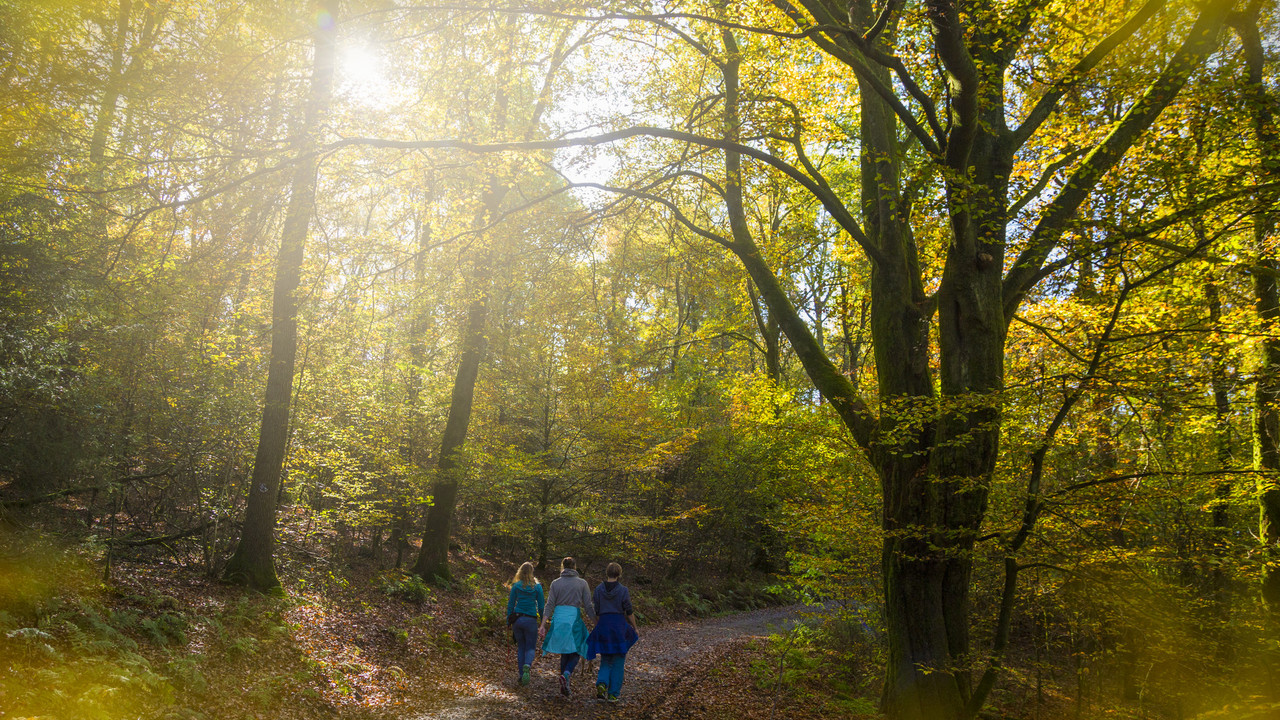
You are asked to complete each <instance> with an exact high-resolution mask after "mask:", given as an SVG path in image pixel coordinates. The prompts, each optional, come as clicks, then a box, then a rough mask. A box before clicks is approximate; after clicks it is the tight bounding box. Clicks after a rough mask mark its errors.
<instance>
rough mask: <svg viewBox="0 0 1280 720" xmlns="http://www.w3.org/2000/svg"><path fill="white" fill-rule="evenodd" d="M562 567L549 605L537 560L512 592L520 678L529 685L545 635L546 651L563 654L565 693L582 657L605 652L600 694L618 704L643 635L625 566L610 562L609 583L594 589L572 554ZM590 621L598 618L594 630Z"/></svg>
mask: <svg viewBox="0 0 1280 720" xmlns="http://www.w3.org/2000/svg"><path fill="white" fill-rule="evenodd" d="M560 567H561V570H560V577H558V578H556V579H555V580H554V581H553V582H552V583H551V588H550V590H549V591H548V592H547V595H546V599H545V604H544V600H543V592H542V585H541V584H540V583H538V580H537V578H535V577H534V575H533V564H532V563H524V564H523V565H521V566H520V569H519V571H517V572H516V575H515V577H514V578H512V582H511V591H510V593H509V594H508V596H507V624H508V625H510V627H511V632H512V635H513V636H514V638H515V641H516V667H517V671H518V672H519V674H520V675H519V677H520V680H519V682H520V684H521V685H527V684H528V683H529V677H530V671H531V666H532V665H533V659H534V651H535V648H536V639H537V638H543V642H542V652H543V653H544V654H545V653H556V654H559V655H560V672H559V675H558V680H559V683H560V694H561V695H563V696H565V697H569V694H570V689H571V681H572V679H573V672H574V670H575V669H576V668H577V666H578V663H579V661H581V660H582V659H583V658H584V657H585V658H587V659H588V660H590V659H593V658H595V657H596V655H599V656H600V670H599V672H598V673H597V674H596V697H597V698H598V699H601V700H606V701H609V702H617V701H618V695H619V694H620V693H621V692H622V677H623V666H624V664H625V662H626V655H627V651H628V650H629V649H631V646H632V645H634V644H635V643H636V641H637V640H639V638H640V635H639V631H638V629H637V627H636V618H635V612H634V610H633V608H632V605H631V592H630V590H628V589H627V587H626V586H625V585H623V584H622V583H621V578H622V566H621V565H619V564H618V563H609V566H608V567H607V568H606V569H605V581H604V582H602V583H600V584H599V585H597V586H596V589H595V592H594V593H593V592H592V591H591V587H590V585H588V584H587V581H586V580H585V579H583V578H582V576H581V575H579V574H578V570H577V561H575V560H574V559H573V558H571V557H567V558H565V559H564V560H563V561H561V563H560ZM539 618H541V622H540V623H539V620H538V619H539ZM597 618H598V619H597ZM588 620H590V621H593V622H595V627H594V628H593V629H592V630H591V632H590V633H589V634H588V632H587V621H588Z"/></svg>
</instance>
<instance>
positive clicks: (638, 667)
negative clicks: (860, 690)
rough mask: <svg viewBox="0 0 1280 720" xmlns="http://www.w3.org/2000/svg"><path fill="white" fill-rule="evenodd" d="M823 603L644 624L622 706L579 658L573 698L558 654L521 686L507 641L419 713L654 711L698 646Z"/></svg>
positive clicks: (462, 716)
mask: <svg viewBox="0 0 1280 720" xmlns="http://www.w3.org/2000/svg"><path fill="white" fill-rule="evenodd" d="M818 609H819V608H813V607H806V606H804V605H789V606H786V607H776V608H766V609H763V610H753V611H750V612H743V613H735V614H733V615H725V616H722V617H716V618H708V619H704V620H689V621H683V622H670V623H663V624H660V625H650V626H646V627H643V628H641V635H640V642H638V643H636V645H635V646H634V647H632V649H631V651H630V652H629V653H627V664H626V682H625V685H624V686H623V688H622V701H621V702H619V703H617V704H616V705H611V704H607V703H603V702H599V701H597V700H596V699H595V669H596V667H597V665H595V664H591V665H588V664H586V663H579V665H578V669H577V671H575V672H574V674H573V695H572V697H570V698H568V699H565V698H563V697H561V696H560V690H559V685H558V683H557V679H556V671H557V670H558V669H559V656H558V655H549V656H545V657H544V656H541V655H540V656H539V657H538V659H537V660H536V661H535V662H534V665H533V681H532V682H531V683H530V684H529V685H528V686H527V687H519V686H518V685H517V684H516V682H515V670H514V667H513V666H514V656H515V650H514V648H513V647H506V648H504V649H505V650H507V652H506V653H504V655H503V658H502V662H501V663H494V665H495V666H494V667H493V668H492V671H491V672H489V673H487V674H485V675H484V676H483V677H472V678H460V679H459V684H458V685H456V686H454V689H455V690H456V691H457V695H456V696H455V697H453V698H452V699H451V700H450V701H448V702H446V703H443V704H442V706H441V707H439V708H438V709H432V710H430V711H428V712H426V713H423V714H419V715H417V716H416V720H428V719H436V720H505V719H507V718H557V719H558V720H562V719H565V718H568V719H571V720H591V719H593V718H606V717H607V718H640V717H647V716H648V714H649V713H648V712H647V710H648V709H649V708H651V707H652V706H654V705H656V704H659V703H661V702H662V701H663V700H664V693H666V692H670V691H671V690H673V689H674V686H676V685H679V684H681V683H682V681H687V680H688V678H685V677H683V676H682V675H681V674H680V673H679V671H680V670H681V667H682V666H683V665H685V664H686V663H687V662H688V661H689V660H691V659H692V658H693V657H694V655H695V654H696V653H699V652H706V651H709V650H711V649H713V648H715V647H717V646H719V645H722V644H724V643H728V642H732V641H735V640H742V639H749V638H761V637H767V636H769V635H770V634H772V633H776V632H781V631H784V630H786V629H788V628H790V627H791V626H793V625H794V624H795V623H797V622H799V621H800V620H801V613H803V612H806V611H814V610H818ZM499 665H500V666H499Z"/></svg>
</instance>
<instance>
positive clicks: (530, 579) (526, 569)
mask: <svg viewBox="0 0 1280 720" xmlns="http://www.w3.org/2000/svg"><path fill="white" fill-rule="evenodd" d="M518 582H521V583H524V586H525V587H529V588H531V587H533V586H534V585H537V584H538V578H536V577H534V576H533V563H531V562H527V563H525V564H523V565H521V566H520V569H519V570H517V571H516V574H515V576H513V577H512V578H511V584H512V585H515V584H516V583H518Z"/></svg>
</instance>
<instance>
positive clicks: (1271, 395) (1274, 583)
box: [1236, 5, 1280, 613]
mask: <svg viewBox="0 0 1280 720" xmlns="http://www.w3.org/2000/svg"><path fill="white" fill-rule="evenodd" d="M1257 7H1258V6H1257V5H1255V11H1254V12H1255V14H1254V15H1253V17H1250V18H1246V19H1241V20H1240V22H1239V23H1238V24H1237V26H1236V29H1237V32H1238V33H1239V35H1240V41H1241V44H1242V45H1243V47H1244V53H1245V62H1246V65H1247V70H1248V88H1247V93H1246V100H1247V102H1248V105H1249V107H1248V111H1249V114H1250V115H1251V116H1252V120H1253V125H1254V138H1255V141H1256V142H1257V145H1258V152H1259V155H1260V157H1261V163H1262V168H1260V169H1261V173H1260V174H1261V176H1262V177H1264V178H1267V177H1273V176H1275V174H1276V173H1277V172H1280V132H1278V131H1277V128H1276V118H1275V111H1274V105H1275V102H1276V101H1275V99H1274V98H1272V97H1271V95H1270V94H1269V93H1268V92H1267V88H1266V85H1265V84H1264V83H1263V79H1262V69H1263V61H1264V55H1263V46H1262V39H1261V36H1260V35H1259V32H1258V17H1257V14H1256V12H1257V10H1256V8H1257ZM1257 202H1258V210H1257V212H1255V213H1254V215H1253V244H1254V251H1255V252H1257V253H1258V257H1257V261H1256V264H1257V267H1256V268H1255V269H1254V272H1253V289H1254V304H1255V308H1256V310H1257V313H1258V318H1259V319H1260V320H1261V321H1262V323H1263V328H1264V330H1263V333H1262V337H1263V340H1262V348H1261V359H1260V362H1259V363H1258V370H1257V385H1256V389H1255V391H1254V392H1255V394H1254V411H1253V412H1254V417H1253V441H1254V457H1255V458H1256V462H1257V469H1258V515H1259V517H1258V538H1259V539H1260V540H1261V541H1262V544H1263V546H1264V548H1265V549H1266V552H1267V561H1268V562H1267V565H1266V567H1265V568H1264V570H1263V574H1262V597H1263V599H1264V600H1265V601H1266V602H1267V604H1268V605H1269V606H1271V608H1272V609H1273V610H1275V611H1276V612H1277V613H1280V336H1278V335H1277V332H1278V331H1280V281H1277V277H1280V258H1277V256H1276V254H1275V253H1274V252H1273V251H1269V249H1268V246H1267V236H1268V235H1269V234H1270V233H1271V231H1272V230H1273V229H1274V227H1275V217H1274V216H1273V215H1272V213H1271V212H1270V211H1269V208H1270V206H1271V204H1272V203H1273V202H1275V196H1274V194H1273V193H1268V194H1267V195H1266V196H1265V197H1259V198H1258V200H1257Z"/></svg>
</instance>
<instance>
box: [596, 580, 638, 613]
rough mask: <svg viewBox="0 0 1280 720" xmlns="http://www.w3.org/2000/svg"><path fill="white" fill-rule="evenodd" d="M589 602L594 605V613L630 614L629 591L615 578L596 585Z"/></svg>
mask: <svg viewBox="0 0 1280 720" xmlns="http://www.w3.org/2000/svg"><path fill="white" fill-rule="evenodd" d="M591 604H592V605H594V606H595V610H596V615H604V614H606V613H618V614H619V615H630V614H631V612H632V608H631V591H630V590H628V589H627V586H626V585H623V584H622V583H620V582H618V581H617V580H606V581H605V582H602V583H600V584H599V585H597V586H596V591H595V593H594V594H593V595H592V596H591Z"/></svg>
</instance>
